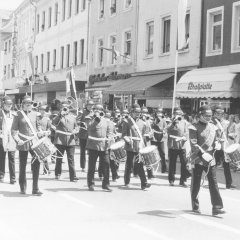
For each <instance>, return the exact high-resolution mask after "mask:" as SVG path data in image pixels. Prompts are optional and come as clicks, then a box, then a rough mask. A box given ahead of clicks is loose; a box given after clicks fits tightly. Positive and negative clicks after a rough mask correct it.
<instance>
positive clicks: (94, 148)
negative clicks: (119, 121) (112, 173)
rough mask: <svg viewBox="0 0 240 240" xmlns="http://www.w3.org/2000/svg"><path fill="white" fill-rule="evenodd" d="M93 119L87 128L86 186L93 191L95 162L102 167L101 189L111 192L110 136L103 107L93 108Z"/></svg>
mask: <svg viewBox="0 0 240 240" xmlns="http://www.w3.org/2000/svg"><path fill="white" fill-rule="evenodd" d="M93 111H94V117H93V119H92V120H91V121H90V123H89V126H88V139H87V145H86V148H87V149H88V153H89V160H88V174H87V184H88V188H89V191H94V174H95V167H96V162H97V159H98V157H99V162H100V163H99V164H102V166H103V181H102V189H104V190H107V191H112V190H111V188H110V187H109V169H110V163H109V152H108V150H109V140H110V137H111V135H112V133H111V132H110V127H109V123H108V120H107V119H105V118H104V112H103V106H102V105H101V104H97V105H95V106H94V108H93Z"/></svg>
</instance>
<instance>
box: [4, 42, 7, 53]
mask: <svg viewBox="0 0 240 240" xmlns="http://www.w3.org/2000/svg"><path fill="white" fill-rule="evenodd" d="M7 50H8V43H7V42H5V48H4V53H5V54H7Z"/></svg>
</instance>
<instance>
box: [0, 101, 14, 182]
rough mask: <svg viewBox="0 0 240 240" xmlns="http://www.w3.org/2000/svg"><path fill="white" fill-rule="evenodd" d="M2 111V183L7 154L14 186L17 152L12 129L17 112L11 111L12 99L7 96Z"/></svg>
mask: <svg viewBox="0 0 240 240" xmlns="http://www.w3.org/2000/svg"><path fill="white" fill-rule="evenodd" d="M2 104H3V107H2V110H1V111H0V132H1V135H0V182H3V181H4V176H5V162H6V154H7V153H8V168H9V175H10V183H11V184H14V183H15V182H16V179H15V151H16V143H15V141H14V139H13V137H12V134H11V127H12V123H13V118H14V116H15V115H16V113H15V112H13V111H12V110H11V108H12V104H13V102H12V99H11V98H10V97H8V96H5V97H4V98H3V100H2Z"/></svg>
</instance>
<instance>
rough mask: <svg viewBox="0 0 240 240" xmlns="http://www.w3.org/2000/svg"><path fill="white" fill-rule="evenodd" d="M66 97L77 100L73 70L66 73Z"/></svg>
mask: <svg viewBox="0 0 240 240" xmlns="http://www.w3.org/2000/svg"><path fill="white" fill-rule="evenodd" d="M66 96H67V97H72V98H74V99H75V100H77V90H76V83H75V74H74V70H73V68H71V69H70V70H69V71H68V72H67V76H66Z"/></svg>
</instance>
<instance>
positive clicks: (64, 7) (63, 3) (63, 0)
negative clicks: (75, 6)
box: [62, 0, 66, 21]
mask: <svg viewBox="0 0 240 240" xmlns="http://www.w3.org/2000/svg"><path fill="white" fill-rule="evenodd" d="M65 18H66V0H62V21H65Z"/></svg>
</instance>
